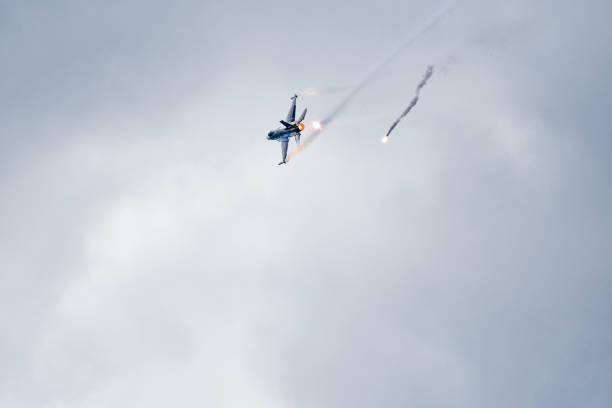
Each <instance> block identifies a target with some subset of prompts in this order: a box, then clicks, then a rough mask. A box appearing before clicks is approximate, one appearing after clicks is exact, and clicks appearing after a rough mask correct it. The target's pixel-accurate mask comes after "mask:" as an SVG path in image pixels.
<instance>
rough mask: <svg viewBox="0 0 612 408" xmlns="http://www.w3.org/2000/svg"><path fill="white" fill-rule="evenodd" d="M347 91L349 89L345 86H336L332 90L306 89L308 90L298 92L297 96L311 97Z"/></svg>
mask: <svg viewBox="0 0 612 408" xmlns="http://www.w3.org/2000/svg"><path fill="white" fill-rule="evenodd" d="M347 89H349V87H347V86H336V87H332V88H318V89H312V88H308V89H304V90H303V91H300V92H298V95H299V96H312V95H321V94H330V93H338V92H344V91H346V90H347Z"/></svg>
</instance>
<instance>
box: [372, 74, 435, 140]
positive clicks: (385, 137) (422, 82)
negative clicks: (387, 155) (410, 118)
mask: <svg viewBox="0 0 612 408" xmlns="http://www.w3.org/2000/svg"><path fill="white" fill-rule="evenodd" d="M433 70H434V67H433V66H432V65H430V66H428V67H427V71H426V72H425V75H423V79H421V82H419V85H418V86H417V87H416V91H415V93H416V95H415V96H414V98H412V101H410V105H408V107H407V108H406V109H404V111H403V112H402V114H401V115H400V117H399V118H397V119H396V120H395V122H393V124H392V125H391V127H390V128H389V130H388V131H387V134H386V135H385V136H384V138H383V143H385V142H386V141H387V139H388V138H389V135H390V134H391V132H392V131H393V129H395V127H396V126H397V124H398V123H399V122H400V120H402V118H403V117H404V116H406V115H407V114H408V112H410V110H411V109H412V108H414V105H416V104H417V102H418V100H419V92H421V88H423V87H424V86H425V84H426V83H427V80H428V79H429V78H431V76H432V75H433Z"/></svg>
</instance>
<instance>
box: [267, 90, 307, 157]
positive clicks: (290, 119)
mask: <svg viewBox="0 0 612 408" xmlns="http://www.w3.org/2000/svg"><path fill="white" fill-rule="evenodd" d="M297 97H298V96H297V95H293V96H292V97H291V107H290V108H289V113H288V114H287V119H285V120H281V121H280V123H281V124H282V125H283V126H284V127H279V128H278V129H276V130H271V131H270V132H268V140H276V141H277V142H281V151H282V158H283V161H281V162H280V163H278V165H279V166H280V165H281V164H285V163H287V162H286V160H287V147H288V146H289V138H291V137H294V138H295V143H297V145H298V146H299V145H300V136H301V135H302V134H301V133H300V132H301V131H302V130H304V128H305V127H306V126H304V124H303V123H302V121H303V120H304V117H305V116H306V110H307V109H304V111H303V112H302V114H301V115H300V117H299V118H298V120H295V101H296V99H297Z"/></svg>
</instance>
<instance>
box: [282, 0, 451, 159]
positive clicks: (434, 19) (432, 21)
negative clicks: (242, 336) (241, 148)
mask: <svg viewBox="0 0 612 408" xmlns="http://www.w3.org/2000/svg"><path fill="white" fill-rule="evenodd" d="M457 3H458V0H454V1H452V2H451V3H449V4H448V5H447V6H446V7H444V8H442V9H441V10H439V11H437V12H436V13H434V14H433V15H432V16H431V17H429V18H428V19H427V20H425V22H424V23H423V24H422V25H421V26H419V27H417V29H416V30H415V31H414V32H413V33H412V34H411V35H410V36H409V37H408V39H407V40H406V41H405V42H404V43H403V44H402V45H401V46H400V47H399V48H398V49H397V50H396V51H395V52H394V53H393V54H391V55H390V56H389V57H387V58H386V59H385V60H384V61H383V62H381V63H380V64H379V65H378V66H377V67H376V68H375V69H374V70H373V71H372V72H371V73H370V74H369V75H367V76H366V77H365V78H364V79H363V80H362V81H361V82H360V83H359V84H357V86H356V87H355V88H353V90H352V91H351V92H350V93H349V94H348V95H347V96H346V97H345V98H344V99H343V100H342V101H341V102H340V103H339V104H338V106H336V108H335V109H334V110H333V111H332V112H331V113H330V114H329V115H328V116H327V117H326V118H325V119H323V120H322V121H321V122H320V125H321V126H320V129H319V130H315V131H313V132H311V133H310V134H308V136H306V138H305V139H304V141H303V143H302V144H301V145H300V146H298V147H296V148H295V149H293V150H292V151H291V152H290V153H289V155H287V161H289V160H291V158H292V157H293V156H295V155H296V154H298V153H300V152H301V151H302V150H304V149H305V148H307V147H308V146H309V145H310V144H312V142H314V141H315V140H316V139H317V137H318V136H319V135H320V134H321V133H322V132H323V131H324V130H325V129H326V128H327V126H328V125H329V124H330V123H331V122H332V121H333V120H334V119H335V118H336V116H337V115H338V114H339V113H340V112H342V110H343V109H344V108H345V107H346V105H347V104H348V103H349V102H350V101H351V100H352V99H353V98H354V97H355V96H356V95H357V94H358V93H359V91H361V90H362V89H363V88H364V87H365V86H366V85H367V84H369V83H370V82H371V81H372V80H373V79H374V78H376V77H377V76H378V75H379V74H380V72H381V71H382V70H383V69H384V68H385V67H386V66H387V65H389V64H390V63H391V62H392V61H393V60H394V59H395V58H397V57H398V56H399V55H400V54H401V53H402V52H403V51H404V50H405V49H406V48H408V47H409V46H410V45H412V43H414V42H415V41H416V40H417V39H418V38H419V37H420V36H421V35H423V34H424V33H425V32H427V31H428V30H429V29H431V28H432V27H433V26H435V25H436V24H437V23H438V22H439V21H440V20H441V19H442V18H443V17H444V16H445V15H446V14H448V12H450V11H451V10H452V9H453V8H455V6H456V5H457Z"/></svg>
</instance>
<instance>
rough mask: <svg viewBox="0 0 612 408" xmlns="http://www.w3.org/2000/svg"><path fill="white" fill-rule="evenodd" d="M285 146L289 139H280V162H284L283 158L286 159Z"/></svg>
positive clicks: (287, 145) (287, 144)
mask: <svg viewBox="0 0 612 408" xmlns="http://www.w3.org/2000/svg"><path fill="white" fill-rule="evenodd" d="M287 147H289V139H285V140H282V141H281V152H282V156H283V161H282V163H284V162H285V160H286V159H287Z"/></svg>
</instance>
